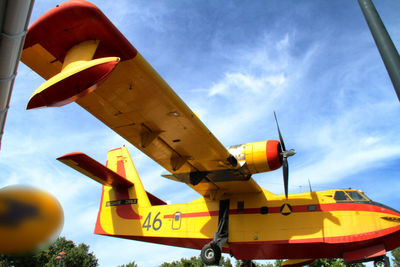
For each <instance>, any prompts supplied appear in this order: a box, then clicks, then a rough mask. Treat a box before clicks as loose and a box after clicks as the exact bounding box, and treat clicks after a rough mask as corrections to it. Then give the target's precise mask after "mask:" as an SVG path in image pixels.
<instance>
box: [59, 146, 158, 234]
mask: <svg viewBox="0 0 400 267" xmlns="http://www.w3.org/2000/svg"><path fill="white" fill-rule="evenodd" d="M58 160H59V161H61V162H63V163H64V164H66V165H68V166H70V167H72V168H74V169H75V170H77V171H79V172H81V173H83V174H85V175H87V176H89V177H90V178H92V179H93V180H95V181H97V182H99V183H101V184H103V191H102V196H101V202H100V209H99V213H98V216H97V222H96V228H95V233H96V234H103V235H124V234H129V235H135V234H136V233H135V232H137V234H139V233H140V232H141V224H140V219H141V218H142V216H141V215H140V209H141V208H148V207H150V206H152V205H163V204H166V203H165V202H164V201H162V200H160V199H158V198H157V197H155V196H153V195H152V194H150V193H148V192H146V191H145V190H144V187H143V184H142V182H141V180H140V178H139V176H138V174H137V172H136V169H135V166H134V165H133V162H132V160H131V157H130V155H129V153H128V150H127V149H126V148H125V147H121V148H117V149H113V150H111V151H109V152H108V156H107V166H104V165H102V164H100V163H99V162H97V161H95V160H94V159H92V158H90V157H89V156H87V155H85V154H83V153H71V154H67V155H65V156H62V157H60V158H58ZM135 222H136V223H135Z"/></svg>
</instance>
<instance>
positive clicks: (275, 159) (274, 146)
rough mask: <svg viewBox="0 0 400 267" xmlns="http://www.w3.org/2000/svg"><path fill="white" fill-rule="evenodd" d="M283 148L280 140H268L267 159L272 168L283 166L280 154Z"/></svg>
mask: <svg viewBox="0 0 400 267" xmlns="http://www.w3.org/2000/svg"><path fill="white" fill-rule="evenodd" d="M280 152H281V149H280V145H279V141H276V140H268V142H267V160H268V166H269V168H270V169H271V170H276V169H278V168H279V167H281V166H282V159H281V155H280Z"/></svg>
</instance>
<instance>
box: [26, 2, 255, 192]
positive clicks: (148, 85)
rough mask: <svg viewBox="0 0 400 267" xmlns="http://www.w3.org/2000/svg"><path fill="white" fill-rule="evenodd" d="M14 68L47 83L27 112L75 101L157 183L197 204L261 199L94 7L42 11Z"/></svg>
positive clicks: (85, 4) (252, 184)
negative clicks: (148, 161)
mask: <svg viewBox="0 0 400 267" xmlns="http://www.w3.org/2000/svg"><path fill="white" fill-rule="evenodd" d="M100 58H104V60H100ZM22 61H23V62H24V63H25V64H26V65H28V66H29V67H30V68H32V69H33V70H34V71H36V72H37V73H38V74H39V75H41V76H42V77H44V78H45V79H50V78H51V77H52V78H51V81H50V80H49V81H48V82H46V83H45V84H43V85H42V86H41V87H40V90H37V91H36V92H35V94H34V95H33V96H32V98H31V100H30V103H29V104H28V108H31V107H39V106H60V105H63V104H65V103H69V102H72V101H76V102H77V103H78V104H79V105H80V106H82V107H83V108H84V109H86V110H87V111H89V112H90V113H91V114H92V115H93V116H95V117H96V118H98V119H99V120H101V121H102V122H103V123H104V124H106V125H107V126H109V127H110V128H111V129H113V130H114V131H115V132H116V133H118V134H119V135H121V136H122V137H123V138H125V139H126V140H127V141H129V142H130V143H131V144H133V145H134V146H136V147H137V148H138V149H140V150H141V151H142V152H143V153H145V154H146V155H148V156H149V157H150V158H152V159H153V160H155V161H156V162H157V163H159V164H160V165H161V166H163V167H164V168H165V169H167V170H168V171H169V172H170V174H167V175H165V177H167V178H170V179H173V180H177V181H181V182H184V183H187V184H188V185H190V186H191V187H192V188H193V189H195V190H196V191H197V192H199V193H200V194H202V195H203V196H209V197H216V196H218V195H222V194H235V193H239V192H240V193H244V192H260V191H261V188H260V187H259V186H258V185H257V184H256V183H255V182H254V181H253V180H252V179H251V178H250V176H251V173H250V172H249V171H248V169H247V168H242V167H240V165H239V164H238V162H237V160H236V158H235V157H233V156H232V155H231V154H230V153H229V152H228V150H227V149H226V148H225V147H224V146H223V145H222V144H221V143H220V142H219V141H218V139H217V138H215V136H214V135H213V134H212V133H211V132H210V131H209V130H208V129H207V127H206V126H205V125H204V124H203V123H202V122H201V121H200V119H199V118H198V117H197V116H196V115H195V114H194V113H193V112H192V111H191V110H190V109H189V108H188V106H187V105H186V104H185V103H184V102H183V101H182V100H181V99H180V98H179V97H178V96H177V95H176V93H175V92H174V91H173V90H172V89H171V88H170V87H169V85H168V84H167V83H166V82H165V81H164V80H163V79H162V78H161V77H160V76H159V75H158V73H157V72H156V71H155V70H154V69H153V68H152V67H151V66H150V64H148V63H147V61H146V60H145V59H144V58H143V57H142V56H141V55H140V54H139V53H138V52H137V50H136V49H135V48H134V47H133V46H132V45H131V44H130V43H129V42H128V41H127V40H126V39H125V38H124V37H123V36H122V34H121V33H120V32H119V31H118V30H117V29H116V28H115V26H114V25H112V23H111V22H110V21H109V20H108V19H107V18H106V17H105V15H104V14H103V13H101V11H100V10H99V9H98V8H97V7H96V6H94V5H92V4H90V3H88V2H75V1H71V2H65V3H64V4H61V5H59V6H57V7H56V8H53V9H52V10H50V11H48V12H47V13H46V14H44V15H43V16H42V17H40V18H39V19H38V20H37V21H36V22H35V23H34V24H33V25H32V26H31V27H30V29H29V32H28V34H27V38H26V43H25V47H24V50H23V53H22ZM97 61H99V62H100V63H101V64H99V63H96V62H97ZM86 66H87V67H86ZM57 73H59V74H57ZM82 81H84V82H86V81H90V82H86V83H84V82H82Z"/></svg>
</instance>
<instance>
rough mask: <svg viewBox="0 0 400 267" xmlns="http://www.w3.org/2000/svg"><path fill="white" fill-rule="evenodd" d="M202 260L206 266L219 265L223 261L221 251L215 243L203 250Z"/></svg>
mask: <svg viewBox="0 0 400 267" xmlns="http://www.w3.org/2000/svg"><path fill="white" fill-rule="evenodd" d="M200 257H201V260H202V261H203V263H204V264H205V265H218V264H219V261H220V259H221V249H220V248H219V246H218V245H217V244H216V243H214V242H211V243H208V244H207V245H205V246H204V247H203V248H202V249H201V253H200Z"/></svg>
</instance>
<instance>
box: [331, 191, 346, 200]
mask: <svg viewBox="0 0 400 267" xmlns="http://www.w3.org/2000/svg"><path fill="white" fill-rule="evenodd" d="M334 199H335V200H341V201H343V200H350V198H349V196H348V195H347V194H346V193H345V192H344V191H336V192H335V196H334Z"/></svg>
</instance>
